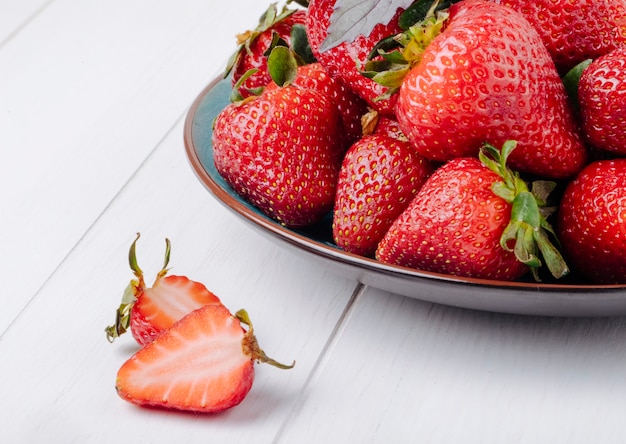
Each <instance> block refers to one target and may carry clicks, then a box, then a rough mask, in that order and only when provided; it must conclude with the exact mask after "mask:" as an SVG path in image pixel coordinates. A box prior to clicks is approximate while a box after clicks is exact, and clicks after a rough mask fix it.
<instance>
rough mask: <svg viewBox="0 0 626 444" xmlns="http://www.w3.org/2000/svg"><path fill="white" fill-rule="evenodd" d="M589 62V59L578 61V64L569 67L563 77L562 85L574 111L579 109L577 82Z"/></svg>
mask: <svg viewBox="0 0 626 444" xmlns="http://www.w3.org/2000/svg"><path fill="white" fill-rule="evenodd" d="M591 62H592V60H591V59H588V60H584V61H582V62H580V63H579V64H578V65H576V66H574V67H573V68H572V69H570V70H569V72H568V73H567V74H565V76H564V77H563V85H565V91H567V95H568V97H569V99H570V102H571V104H572V107H573V108H574V109H575V110H576V112H578V109H579V104H578V83H579V82H580V76H582V74H583V71H585V69H587V67H588V66H589V65H590V64H591Z"/></svg>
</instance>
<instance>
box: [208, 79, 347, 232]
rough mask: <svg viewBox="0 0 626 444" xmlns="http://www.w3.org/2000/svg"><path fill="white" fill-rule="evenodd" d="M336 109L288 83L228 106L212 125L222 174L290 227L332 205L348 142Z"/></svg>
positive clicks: (313, 218) (306, 222) (309, 220)
mask: <svg viewBox="0 0 626 444" xmlns="http://www.w3.org/2000/svg"><path fill="white" fill-rule="evenodd" d="M341 137H342V136H341V117H340V115H339V111H338V110H337V107H336V106H335V105H334V104H332V103H331V102H329V101H328V100H327V99H326V98H325V97H324V96H323V95H321V94H320V93H318V92H316V91H314V90H311V89H305V88H299V87H296V86H288V87H284V88H280V89H277V90H272V91H267V92H266V93H265V94H263V95H261V96H258V97H255V98H253V99H251V100H247V101H244V102H242V103H236V104H231V105H229V106H227V107H226V108H225V109H224V110H222V112H221V113H220V114H219V115H218V116H217V118H216V120H215V123H214V129H213V140H212V141H213V154H214V161H215V166H216V168H217V171H218V172H219V174H220V175H221V176H222V177H223V178H224V179H225V180H226V181H227V182H228V183H229V185H230V186H231V187H232V188H233V189H234V190H235V191H236V192H237V193H238V194H239V195H240V196H242V197H243V198H244V199H246V200H248V201H250V202H251V203H252V204H253V205H255V206H256V207H257V208H259V209H260V210H261V211H263V212H264V213H265V214H267V215H268V216H269V217H271V218H274V219H276V220H278V221H279V222H281V223H283V224H285V225H286V226H293V227H295V226H305V225H310V224H313V223H315V222H317V221H319V220H320V219H321V218H322V217H323V216H324V215H326V213H328V212H329V211H330V210H332V207H333V203H334V197H335V185H336V181H337V175H338V173H339V168H340V167H341V158H342V155H343V147H342V146H341V144H338V143H337V141H338V140H341Z"/></svg>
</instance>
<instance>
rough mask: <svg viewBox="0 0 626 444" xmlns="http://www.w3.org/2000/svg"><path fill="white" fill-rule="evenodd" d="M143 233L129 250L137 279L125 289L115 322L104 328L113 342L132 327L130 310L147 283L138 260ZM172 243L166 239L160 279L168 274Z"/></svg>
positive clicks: (129, 257)
mask: <svg viewBox="0 0 626 444" xmlns="http://www.w3.org/2000/svg"><path fill="white" fill-rule="evenodd" d="M140 236H141V235H140V234H139V233H137V237H135V240H134V241H133V243H132V244H131V246H130V249H129V250H128V263H129V265H130V269H131V270H132V272H133V274H134V275H135V277H136V279H132V280H131V281H130V283H129V284H128V286H127V287H126V289H125V290H124V294H123V295H122V302H121V304H120V306H119V307H118V309H117V310H116V311H115V323H114V324H113V325H109V326H108V327H106V328H105V329H104V331H105V333H106V337H107V340H108V341H109V342H113V341H114V340H115V338H118V337H120V336H121V335H123V334H124V333H126V332H127V331H128V329H129V327H130V312H131V310H132V308H133V305H135V302H137V294H138V293H139V292H140V291H143V289H144V288H145V286H146V284H145V282H144V279H143V271H141V268H139V264H138V262H137V253H136V249H137V241H138V240H139V237H140ZM171 250H172V247H171V243H170V240H169V239H165V259H164V262H163V268H161V271H159V273H158V274H157V277H156V279H160V278H162V277H163V276H165V275H166V274H167V271H168V269H167V265H168V264H169V262H170V254H171Z"/></svg>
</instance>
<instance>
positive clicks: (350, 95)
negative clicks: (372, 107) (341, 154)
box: [267, 63, 367, 150]
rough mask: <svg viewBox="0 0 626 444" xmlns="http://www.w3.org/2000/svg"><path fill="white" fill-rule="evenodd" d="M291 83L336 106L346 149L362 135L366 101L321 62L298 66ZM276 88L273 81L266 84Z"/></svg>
mask: <svg viewBox="0 0 626 444" xmlns="http://www.w3.org/2000/svg"><path fill="white" fill-rule="evenodd" d="M293 85H297V86H301V87H303V88H310V89H314V90H316V91H318V92H319V93H321V94H323V95H325V96H326V97H328V99H329V100H330V101H331V102H332V103H334V104H335V105H336V106H337V108H338V109H339V113H340V114H341V120H342V122H343V132H344V133H345V136H346V137H345V144H346V150H347V149H348V148H349V147H350V145H352V143H354V142H356V141H357V140H358V139H359V138H360V137H361V136H362V133H363V131H362V129H361V116H362V115H363V114H365V113H366V112H367V103H366V102H365V101H364V100H363V99H362V98H361V97H359V96H358V95H356V94H355V93H354V92H353V91H352V90H351V89H350V88H348V87H347V86H346V85H345V83H343V81H341V79H338V78H333V77H331V76H330V74H328V72H327V71H326V69H325V68H324V67H323V66H322V64H321V63H311V64H308V65H303V66H299V67H298V75H297V76H296V78H295V80H294V81H293ZM276 88H278V86H277V85H276V84H275V83H274V82H270V83H269V85H268V86H267V90H271V89H276Z"/></svg>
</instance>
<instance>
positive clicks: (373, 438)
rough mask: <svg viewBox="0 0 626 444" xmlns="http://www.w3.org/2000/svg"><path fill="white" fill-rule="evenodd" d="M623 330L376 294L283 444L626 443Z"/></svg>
mask: <svg viewBox="0 0 626 444" xmlns="http://www.w3.org/2000/svg"><path fill="white" fill-rule="evenodd" d="M625 335H626V319H624V318H597V319H591V318H589V319H584V318H583V319H570V318H547V317H546V318H540V317H521V316H508V315H498V314H491V313H485V312H475V311H468V310H461V309H456V308H451V307H444V306H438V305H432V304H428V303H424V302H420V301H416V300H412V299H407V298H401V297H398V296H394V295H390V294H387V293H384V292H381V291H376V290H372V289H368V291H366V292H364V294H363V295H361V296H360V297H359V298H358V300H357V302H356V303H355V304H354V306H353V310H352V311H351V312H350V314H349V316H348V320H347V322H346V325H345V327H344V328H343V329H342V330H341V334H340V335H338V336H336V338H335V342H334V343H333V344H332V346H331V347H330V350H331V353H329V354H328V355H327V356H325V359H324V361H323V363H322V365H320V371H319V372H318V373H317V374H316V375H315V376H314V377H313V378H312V382H311V384H310V386H308V387H307V388H306V390H305V393H304V395H303V399H302V400H301V402H300V404H299V408H298V409H296V410H295V412H294V416H293V417H292V418H290V420H289V421H287V422H286V423H285V424H286V428H285V429H284V430H283V432H282V433H281V436H280V438H281V439H279V440H277V442H281V443H282V442H284V443H289V442H330V441H333V442H428V443H451V442H468V441H469V442H481V443H501V442H506V443H527V442H533V443H536V442H550V443H571V442H577V443H578V442H580V443H584V442H611V443H613V442H615V443H616V442H623V438H624V436H626V424H625V423H624V421H623V412H624V410H625V409H626V396H625V395H626V376H625V374H624V362H626V342H625V341H624V337H625ZM320 424H324V426H323V427H320ZM303 436H304V437H306V439H305V440H301V439H300V438H301V437H303Z"/></svg>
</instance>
